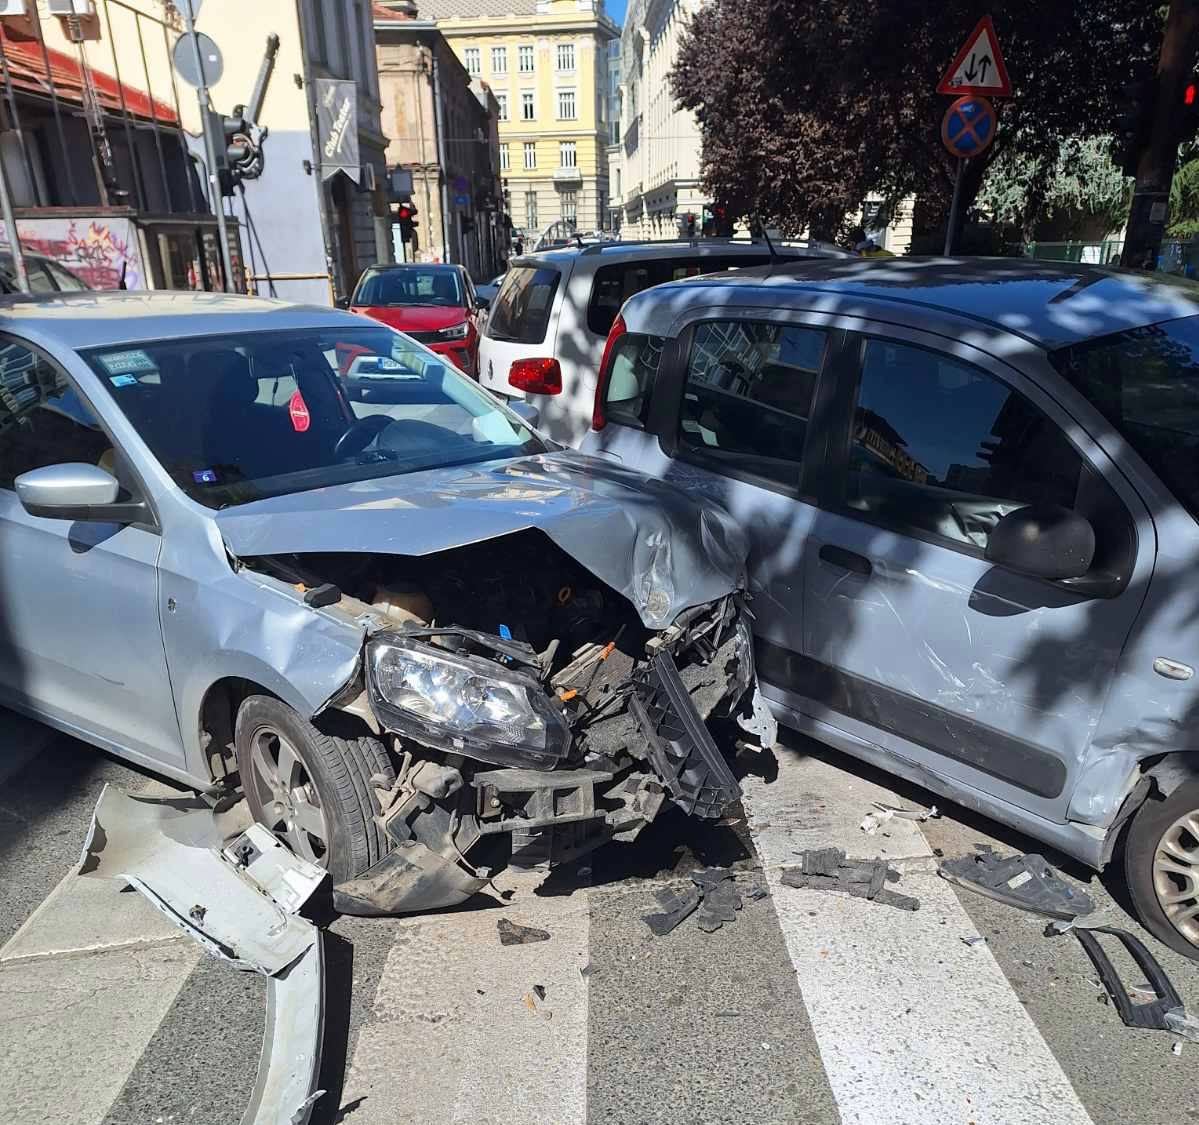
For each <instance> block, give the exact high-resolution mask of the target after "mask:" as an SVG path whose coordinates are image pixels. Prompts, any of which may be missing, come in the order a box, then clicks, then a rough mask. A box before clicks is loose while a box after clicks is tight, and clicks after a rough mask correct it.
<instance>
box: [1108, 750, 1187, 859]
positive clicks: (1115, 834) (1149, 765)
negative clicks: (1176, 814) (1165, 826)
mask: <svg viewBox="0 0 1199 1125" xmlns="http://www.w3.org/2000/svg"><path fill="white" fill-rule="evenodd" d="M1196 778H1199V748H1197V749H1194V750H1171V751H1170V752H1169V753H1168V754H1155V755H1151V756H1149V757H1145V758H1142V759H1141V760H1140V761H1139V762H1138V763H1137V770H1136V771H1135V772H1134V773H1133V775H1132V778H1131V780H1130V785H1129V788H1128V791H1127V793H1126V795H1125V797H1124V800H1123V801H1122V802H1121V804H1120V807H1119V809H1118V810H1117V812H1116V815H1115V816H1114V817H1113V818H1112V823H1111V825H1110V827H1109V828H1108V832H1107V836H1106V838H1105V839H1104V842H1103V854H1102V859H1101V862H1100V868H1103V867H1106V866H1107V865H1108V863H1110V862H1111V859H1112V856H1113V855H1114V854H1115V851H1116V847H1117V844H1118V843H1119V842H1120V840H1121V838H1122V837H1123V836H1124V835H1125V834H1126V833H1127V831H1128V826H1129V824H1130V823H1131V821H1132V818H1133V816H1134V815H1135V814H1136V812H1137V810H1138V809H1140V808H1141V806H1142V805H1144V803H1145V802H1146V801H1147V800H1149V799H1150V797H1151V796H1152V795H1153V794H1155V793H1156V794H1157V796H1159V797H1160V798H1162V799H1163V800H1164V799H1165V798H1167V797H1169V796H1170V794H1171V793H1173V792H1174V790H1175V789H1177V788H1178V787H1179V786H1180V785H1182V784H1184V783H1185V782H1188V781H1192V780H1194V779H1196Z"/></svg>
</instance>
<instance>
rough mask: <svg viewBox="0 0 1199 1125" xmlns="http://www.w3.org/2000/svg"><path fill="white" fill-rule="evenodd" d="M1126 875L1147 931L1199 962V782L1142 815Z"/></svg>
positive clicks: (1156, 801)
mask: <svg viewBox="0 0 1199 1125" xmlns="http://www.w3.org/2000/svg"><path fill="white" fill-rule="evenodd" d="M1124 872H1125V878H1126V879H1127V880H1128V890H1129V893H1130V894H1131V896H1132V900H1133V904H1134V905H1135V906H1136V908H1137V913H1138V914H1139V915H1140V917H1141V921H1142V922H1143V923H1144V925H1145V928H1146V929H1147V930H1148V931H1149V932H1150V933H1151V934H1153V936H1154V937H1156V938H1158V940H1160V941H1162V942H1164V943H1165V944H1166V945H1168V946H1170V948H1171V949H1176V950H1177V951H1178V952H1179V953H1182V954H1183V955H1185V956H1187V957H1193V958H1195V959H1196V960H1199V780H1195V781H1187V782H1184V783H1183V784H1182V785H1180V786H1178V788H1177V789H1175V790H1174V792H1173V793H1171V794H1170V796H1169V797H1166V798H1164V799H1160V798H1153V797H1150V798H1149V799H1148V800H1147V801H1146V802H1145V803H1144V804H1143V805H1142V806H1141V807H1140V808H1139V809H1138V810H1137V812H1136V815H1135V816H1134V817H1133V818H1132V824H1131V826H1130V827H1129V830H1128V843H1127V846H1126V847H1125V850H1124Z"/></svg>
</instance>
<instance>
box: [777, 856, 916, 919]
mask: <svg viewBox="0 0 1199 1125" xmlns="http://www.w3.org/2000/svg"><path fill="white" fill-rule="evenodd" d="M799 854H800V863H799V866H798V867H791V868H788V869H787V870H785V871H784V872H783V874H782V876H781V882H782V883H783V885H784V886H787V887H797V888H806V889H809V890H817V891H837V892H840V893H841V894H848V895H852V896H853V897H854V898H865V899H869V900H870V901H872V902H879V903H882V904H883V905H884V906H893V907H895V908H896V909H898V910H919V909H920V900H919V899H917V898H913V897H912V896H911V895H904V894H899V893H897V892H896V891H891V890H887V889H886V888H885V887H884V883H887V882H892V883H894V882H897V881H898V880H899V872H898V871H896V870H895V868H893V867H889V866H888V865H887V862H886V861H885V860H882V859H853V858H851V857H847V856H846V854H845V853H844V852H843V851H842V850H841V849H840V848H812V849H809V850H808V851H804V852H801V853H799Z"/></svg>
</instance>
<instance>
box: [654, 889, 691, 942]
mask: <svg viewBox="0 0 1199 1125" xmlns="http://www.w3.org/2000/svg"><path fill="white" fill-rule="evenodd" d="M699 896H700V889H699V887H697V886H691V887H686V888H685V889H683V890H681V891H673V890H671V889H670V888H669V887H664V888H662V890H660V891H655V892H654V898H655V899H657V901H658V905H659V906H660V907H661V908H662V909H661V911H658V912H655V913H653V914H643V915H642V916H641V920H642V921H643V922H644V923H645V924H646V925H647V926H649V928H650V929H651V930H652V931H653V933H654V935H655V936H656V937H665V936H666V935H667V934H668V933H670V931H671V930H673V929H674V928H675V927H676V926H677V925H678V924H679V923H680V922H682V921H683V919H684V918H687V917H689V916H690V915H691V914H693V913H695V908H696V907H697V906H699Z"/></svg>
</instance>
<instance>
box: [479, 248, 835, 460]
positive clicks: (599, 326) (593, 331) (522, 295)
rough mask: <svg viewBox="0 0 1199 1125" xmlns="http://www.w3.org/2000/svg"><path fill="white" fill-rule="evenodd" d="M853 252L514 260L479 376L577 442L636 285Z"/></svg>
mask: <svg viewBox="0 0 1199 1125" xmlns="http://www.w3.org/2000/svg"><path fill="white" fill-rule="evenodd" d="M851 256H852V255H850V254H849V253H848V251H845V250H839V249H837V248H836V247H833V246H829V245H827V244H824V243H815V242H813V243H805V244H802V245H794V244H790V245H777V244H776V245H775V246H774V247H773V248H772V247H771V246H769V245H767V244H766V243H764V242H742V241H733V240H728V239H707V240H694V241H692V240H688V241H683V242H605V243H599V244H596V245H592V246H582V247H563V248H561V249H557V250H547V251H544V252H541V253H537V254H526V255H523V256H522V257H519V258H514V259H513V260H512V261H511V263H510V264H509V268H508V272H507V274H505V275H504V281H503V284H502V285H501V286H500V289H499V292H498V293H497V294H496V297H495V300H494V301H493V302H492V305H491V312H490V315H489V317H488V321H487V328H486V330H485V331H484V333H483V338H482V340H481V341H480V344H479V382H480V383H481V384H482V385H483V386H484V387H486V388H487V389H488V390H490V391H494V392H496V393H497V394H500V395H503V396H505V397H507V398H527V399H529V401H530V403H531V404H532V405H534V406H536V407H537V408H538V410H539V412H540V423H539V425H540V428H541V430H542V431H543V432H544V433H546V434H548V435H549V436H550V437H552V438H554V439H555V440H557V441H560V442H563V443H565V444H566V445H578V443H579V442H580V441H581V440H582V439H583V436H584V434H586V433H587V430H588V428H589V427H590V425H591V412H592V406H593V403H594V401H595V381H596V373H597V371H598V370H599V366H600V360H601V358H602V357H603V353H604V342H605V340H607V338H608V330H609V329H610V328H611V327H612V322H613V321H614V320H615V319H616V315H617V313H619V312H620V307H621V305H623V304H624V302H625V301H626V300H627V299H628V298H629V297H631V296H632V295H633V294H634V293H640V292H641V291H642V290H643V289H648V288H650V287H651V286H653V285H661V284H662V283H664V282H668V281H678V280H679V279H681V278H684V277H693V276H696V275H698V274H708V273H720V272H723V271H724V270H731V269H741V268H744V267H748V266H764V265H769V264H770V262H771V261H772V259H777V258H786V259H789V260H790V259H794V258H803V257H851Z"/></svg>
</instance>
